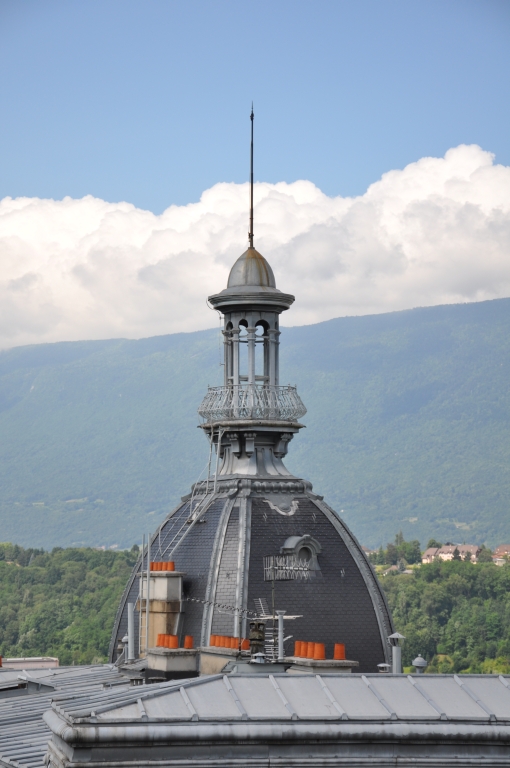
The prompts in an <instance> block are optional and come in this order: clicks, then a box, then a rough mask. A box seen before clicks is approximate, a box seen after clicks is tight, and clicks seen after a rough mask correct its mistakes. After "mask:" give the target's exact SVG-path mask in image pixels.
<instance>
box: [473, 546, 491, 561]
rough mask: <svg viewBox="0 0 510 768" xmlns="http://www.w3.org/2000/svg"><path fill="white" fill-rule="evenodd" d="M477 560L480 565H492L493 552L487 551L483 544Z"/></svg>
mask: <svg viewBox="0 0 510 768" xmlns="http://www.w3.org/2000/svg"><path fill="white" fill-rule="evenodd" d="M477 560H478V562H479V563H492V552H491V550H490V549H487V548H486V547H485V546H484V545H483V544H482V548H481V550H480V552H479V553H478V557H477Z"/></svg>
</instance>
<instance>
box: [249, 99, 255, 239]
mask: <svg viewBox="0 0 510 768" xmlns="http://www.w3.org/2000/svg"><path fill="white" fill-rule="evenodd" d="M254 117H255V115H254V113H253V102H252V103H251V115H250V120H251V153H250V231H249V232H248V239H249V241H250V248H253V118H254Z"/></svg>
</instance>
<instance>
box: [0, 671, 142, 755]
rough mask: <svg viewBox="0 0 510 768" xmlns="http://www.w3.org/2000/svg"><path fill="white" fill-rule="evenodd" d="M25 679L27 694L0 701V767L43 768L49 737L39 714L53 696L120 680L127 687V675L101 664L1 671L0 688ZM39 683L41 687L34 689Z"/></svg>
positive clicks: (100, 687) (97, 688)
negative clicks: (28, 684) (124, 676)
mask: <svg viewBox="0 0 510 768" xmlns="http://www.w3.org/2000/svg"><path fill="white" fill-rule="evenodd" d="M24 681H25V682H30V683H32V685H30V686H29V687H28V688H27V692H26V693H25V692H23V691H20V695H19V696H17V697H14V698H9V699H8V700H0V766H10V767H11V768H16V767H19V766H23V768H32V767H33V768H39V767H41V768H42V766H43V765H44V755H45V753H46V749H47V744H48V740H49V738H50V736H51V732H50V730H49V728H48V726H47V725H46V723H45V722H44V721H43V719H42V715H43V713H44V712H45V711H46V710H47V709H48V708H49V707H50V706H51V700H52V699H57V698H58V697H59V696H61V695H63V694H64V695H70V694H72V695H79V694H81V695H83V694H85V693H87V694H89V695H90V693H91V692H94V693H99V692H100V691H103V686H105V685H106V686H111V685H115V686H117V684H118V683H119V682H121V686H120V687H121V688H124V689H125V690H127V689H128V688H129V680H128V679H127V678H122V677H120V675H119V672H118V671H117V669H115V668H114V667H112V666H110V665H103V664H101V665H94V666H84V667H58V668H55V669H33V670H30V671H28V672H25V671H24V670H21V671H20V670H13V671H7V670H4V671H0V690H1V689H2V688H6V687H9V686H11V685H13V684H14V683H18V682H24ZM39 685H40V686H41V690H40V691H36V692H33V691H34V689H36V688H37V687H38V686H39ZM115 690H116V691H118V690H119V687H116V688H115ZM110 692H111V689H110Z"/></svg>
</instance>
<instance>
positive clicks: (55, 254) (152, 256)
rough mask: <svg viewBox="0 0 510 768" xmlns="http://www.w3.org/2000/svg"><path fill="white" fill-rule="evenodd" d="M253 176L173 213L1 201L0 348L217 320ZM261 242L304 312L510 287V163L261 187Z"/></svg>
mask: <svg viewBox="0 0 510 768" xmlns="http://www.w3.org/2000/svg"><path fill="white" fill-rule="evenodd" d="M247 200H248V188H247V185H236V184H216V185H215V186H214V187H212V188H211V189H208V190H207V191H205V192H204V193H203V195H202V197H201V199H200V201H199V202H198V203H193V204H190V205H186V206H171V207H170V208H168V209H167V210H166V211H164V212H163V213H162V214H161V215H159V216H156V215H154V214H153V213H151V212H149V211H143V210H139V209H137V208H135V207H134V206H133V205H131V204H129V203H108V202H105V201H103V200H99V199H96V198H93V197H90V196H89V197H85V198H83V199H82V200H73V199H71V198H65V199H64V200H61V201H55V200H40V199H38V198H18V199H14V200H13V199H11V198H5V199H4V200H2V201H1V202H0V258H1V272H0V347H2V348H6V347H11V346H15V345H19V344H30V343H38V342H45V341H59V340H75V339H99V338H111V337H117V336H123V337H131V338H138V337H143V336H150V335H155V334H164V333H173V332H177V331H191V330H196V329H199V328H205V327H209V326H212V325H214V324H216V315H215V313H213V312H211V310H210V309H208V307H207V305H206V302H205V297H206V296H207V295H209V294H211V293H216V292H218V291H220V290H221V289H223V288H224V287H225V286H226V281H227V276H228V271H229V268H230V266H231V265H232V264H233V262H234V261H235V259H236V258H237V257H238V256H239V255H240V254H241V253H242V252H243V251H244V250H245V248H246V239H247V238H246V232H247ZM255 222H256V226H255V233H256V240H255V242H256V246H257V248H258V249H259V250H260V251H261V252H262V253H263V254H264V256H266V258H267V259H268V260H269V262H270V263H271V265H272V267H273V270H274V272H275V275H276V280H277V286H278V287H279V288H280V289H282V290H284V291H285V292H288V293H294V294H295V295H296V303H295V305H294V306H293V307H292V309H291V310H290V311H289V312H288V313H287V314H286V316H285V318H284V324H285V325H299V324H303V323H313V322H318V321H320V320H326V319H329V318H332V317H338V316H341V315H353V314H356V315H361V314H368V313H377V312H387V311H391V310H396V309H407V308H411V307H416V306H427V305H434V304H447V303H454V302H465V301H480V300H483V299H491V298H497V297H503V296H510V259H509V254H510V168H509V167H504V166H501V165H495V164H494V158H493V156H492V155H491V154H490V153H489V152H485V151H483V150H482V149H481V148H480V147H478V146H464V145H462V146H459V147H456V148H454V149H450V150H449V151H448V152H447V153H446V155H445V156H444V158H432V157H426V158H423V159H421V160H419V161H418V162H416V163H412V164H410V165H408V166H407V167H406V168H404V169H403V170H395V171H390V172H388V173H386V174H384V176H383V177H382V178H381V179H380V180H379V181H378V182H376V183H375V184H372V185H371V186H370V187H369V189H368V190H367V191H366V193H365V194H364V195H361V196H359V197H353V198H342V197H336V198H330V197H328V196H327V195H325V194H323V193H322V192H321V191H320V190H319V189H318V188H317V187H316V186H314V185H313V184H312V183H311V182H309V181H297V182H295V183H293V184H286V183H279V184H265V183H259V184H256V187H255Z"/></svg>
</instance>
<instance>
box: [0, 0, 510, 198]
mask: <svg viewBox="0 0 510 768" xmlns="http://www.w3.org/2000/svg"><path fill="white" fill-rule="evenodd" d="M509 59H510V2H508V0H503V1H501V0H483V2H472V1H471V0H457V1H452V0H441V1H440V2H435V1H434V0H428V1H427V2H414V1H413V0H407V1H405V2H400V1H391V0H387V1H386V2H383V1H382V0H380V1H376V0H369V1H367V0H355V1H354V0H351V1H350V2H343V1H342V0H336V2H329V1H323V2H301V1H299V0H292V2H289V1H288V0H276V1H275V0H272V2H264V1H259V2H257V3H253V2H251V3H248V2H242V1H239V0H237V1H236V2H234V1H233V0H230V1H228V2H226V1H225V0H215V1H214V2H213V1H212V0H211V1H210V2H206V1H205V0H201V1H200V2H197V1H196V0H186V2H173V1H172V0H163V1H160V0H143V2H142V1H141V0H140V1H138V2H132V1H131V0H120V1H119V0H107V1H105V0H81V1H80V0H66V1H65V2H63V1H61V0H57V1H53V0H23V2H20V0H0V65H1V73H2V75H1V78H0V98H1V103H2V107H3V109H2V119H1V120H0V198H2V197H5V196H12V197H17V196H28V197H45V198H46V197H48V198H55V199H61V198H63V197H64V196H66V195H69V196H71V197H74V198H81V197H83V196H84V195H87V194H91V195H93V196H95V197H99V198H102V199H105V200H108V201H111V202H116V201H122V200H126V201H129V202H131V203H134V204H135V205H136V206H138V207H140V208H145V209H149V210H151V211H153V212H155V213H160V212H161V211H162V210H163V209H165V208H166V207H167V206H169V205H170V204H172V203H176V204H179V205H182V204H186V203H188V202H192V201H196V200H198V199H199V198H200V195H201V194H202V192H203V191H204V190H205V189H207V188H209V187H211V186H212V185H213V184H215V183H216V182H219V181H227V182H243V181H245V180H246V179H247V175H248V158H249V155H248V149H249V147H248V141H249V119H248V116H249V111H250V104H251V100H252V99H253V100H254V102H255V112H256V174H255V175H256V178H257V179H258V180H260V181H267V182H278V181H287V182H293V181H295V180H297V179H307V180H310V181H312V182H313V183H314V184H316V185H317V186H318V187H319V188H320V189H321V190H322V191H323V192H325V193H326V194H327V195H329V196H334V195H344V196H345V195H358V194H362V193H363V192H364V191H365V190H366V188H367V186H368V185H369V184H370V183H372V182H374V181H376V180H377V179H378V178H380V176H381V175H382V174H383V173H384V172H386V171H388V170H391V169H398V168H403V167H404V166H406V165H407V164H408V163H411V162H413V161H415V160H418V159H419V158H421V157H424V156H428V155H431V156H437V157H439V156H442V155H444V153H445V152H446V150H448V149H449V148H450V147H454V146H457V145H459V144H462V143H466V144H471V143H475V144H479V145H480V146H481V147H482V148H483V149H485V150H489V151H491V152H493V153H495V155H496V162H499V163H502V164H505V165H509V164H510V146H509V136H510V125H509V123H510V120H509V117H510V94H509V74H510V62H509Z"/></svg>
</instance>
